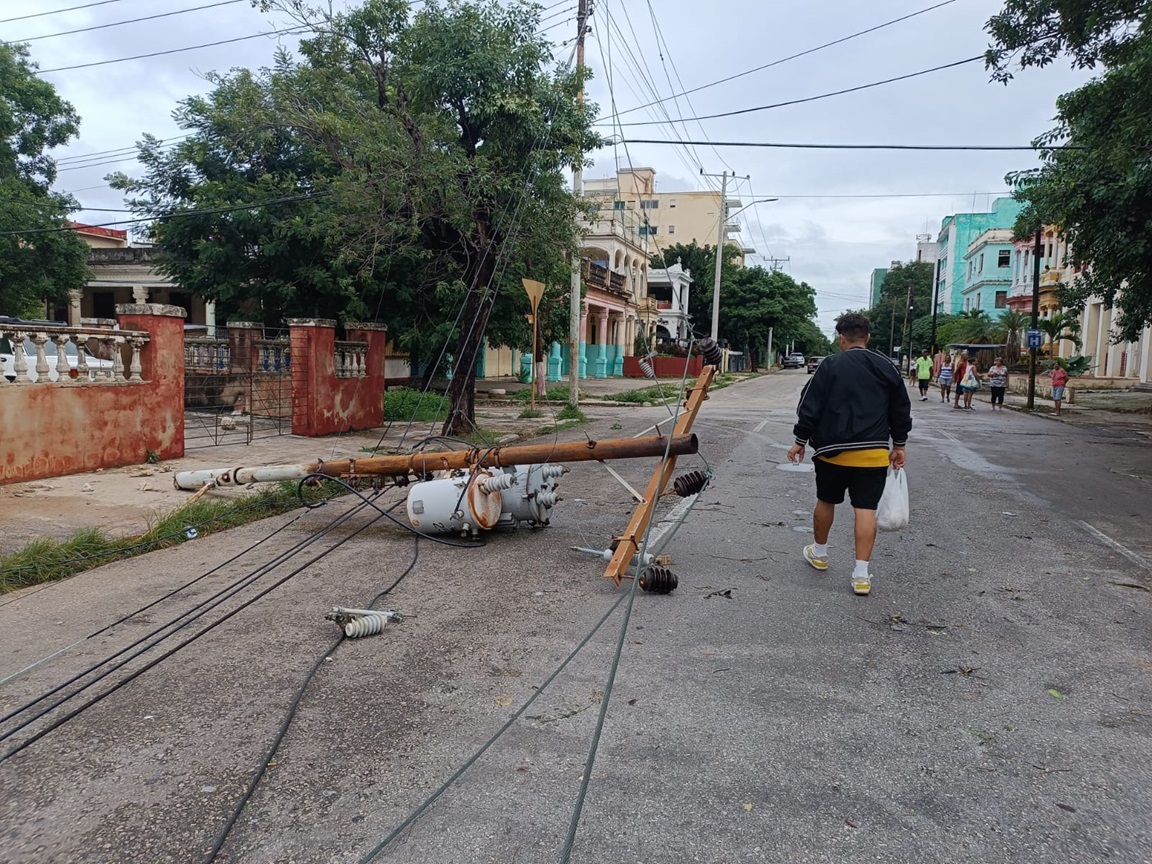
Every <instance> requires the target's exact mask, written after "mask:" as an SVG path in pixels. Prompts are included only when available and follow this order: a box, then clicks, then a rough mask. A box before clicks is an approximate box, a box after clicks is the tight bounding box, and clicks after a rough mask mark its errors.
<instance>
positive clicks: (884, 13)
mask: <svg viewBox="0 0 1152 864" xmlns="http://www.w3.org/2000/svg"><path fill="white" fill-rule="evenodd" d="M90 2H92V0H2V2H0V18H3V19H11V18H16V17H18V16H24V15H33V14H35V13H41V12H45V11H50V10H52V9H60V8H63V7H68V6H76V5H80V4H81V3H90ZM938 2H940V0H870V2H867V3H865V2H859V0H808V2H805V3H783V2H774V0H714V2H711V3H701V2H700V0H650V2H649V0H595V7H596V11H595V16H594V19H593V22H592V26H593V33H592V35H591V36H590V37H589V41H588V46H587V55H586V62H587V63H588V64H589V65H590V66H591V67H592V68H593V71H594V75H595V79H594V81H593V82H592V84H591V85H590V89H589V96H590V98H591V99H592V100H594V101H595V102H596V103H598V104H599V105H600V107H601V113H602V115H607V114H609V113H610V109H611V105H612V94H614V96H615V104H616V107H617V109H618V110H619V111H621V112H626V111H627V109H629V108H633V107H636V106H638V105H641V104H644V103H647V102H650V101H652V98H653V97H652V96H651V92H650V90H649V89H648V88H649V87H652V88H654V89H655V91H656V92H657V93H658V94H659V96H660V97H665V96H669V95H672V94H673V93H678V92H680V91H681V90H682V89H687V88H696V87H700V86H701V85H705V84H709V83H711V82H713V81H717V80H719V79H721V78H725V77H727V76H730V75H735V74H737V73H740V72H744V71H746V70H748V69H751V68H753V67H756V66H761V65H764V64H766V63H770V62H771V61H773V60H776V59H779V58H782V57H786V56H787V55H790V54H794V53H797V52H799V51H803V50H805V49H808V48H813V47H815V46H817V45H820V44H821V43H824V42H828V41H831V40H834V39H838V38H841V37H843V36H847V35H849V34H852V33H855V32H857V31H860V30H864V29H867V28H869V27H874V26H876V25H877V24H881V23H883V22H885V21H889V20H891V19H894V18H898V17H901V16H903V15H907V14H909V13H912V12H916V11H918V10H921V9H925V8H927V7H929V6H932V5H935V4H936V3H938ZM209 4H219V5H213V8H207V9H201V10H199V11H190V12H187V13H186V14H179V15H173V16H170V17H164V18H158V19H155V20H152V21H146V22H140V23H134V24H124V25H122V26H113V27H107V28H104V29H97V30H91V31H89V32H85V33H76V34H72V35H58V36H54V37H53V38H46V39H39V40H36V41H32V42H31V43H30V48H31V50H32V54H33V57H34V59H35V60H36V61H38V62H39V64H40V66H41V68H42V69H45V70H47V69H53V68H56V67H62V66H74V65H78V64H82V63H91V62H95V61H100V60H108V59H115V58H121V57H128V56H131V55H137V54H144V53H149V52H154V51H164V50H167V49H171V48H184V47H187V46H191V45H199V44H202V43H206V42H213V41H217V40H223V39H235V38H237V37H243V36H249V35H251V34H256V33H261V32H267V31H270V30H278V29H281V28H283V27H286V26H288V24H290V23H291V22H290V21H289V20H288V19H287V18H285V17H284V16H282V15H267V14H264V13H261V12H260V11H259V10H258V9H254V8H252V6H251V4H250V2H248V0H235V2H223V3H222V2H221V0H112V2H105V3H103V4H100V5H95V6H91V7H89V8H86V9H78V10H75V11H71V12H64V13H60V14H55V15H42V16H39V17H34V18H27V19H26V20H21V21H8V22H6V23H2V24H0V39H4V40H6V41H16V40H23V39H29V38H33V37H38V36H47V35H51V34H58V33H62V32H63V31H68V30H75V29H79V28H86V27H94V26H98V25H103V24H111V23H114V22H119V21H124V20H126V19H131V18H139V17H143V16H149V15H158V14H162V13H165V12H175V11H177V10H182V9H191V8H193V7H200V6H208V5H209ZM336 5H337V6H338V7H341V6H343V5H344V0H337V2H336ZM542 5H544V6H546V7H549V8H548V9H547V11H545V12H544V15H545V16H546V19H545V21H544V26H545V28H547V35H548V36H549V37H550V38H552V39H554V40H555V41H556V42H557V43H558V48H557V55H558V56H561V57H567V56H569V54H570V52H571V42H570V40H571V37H572V36H573V35H574V31H575V23H574V20H573V16H574V11H575V8H576V0H562V2H559V3H557V2H555V0H542ZM999 8H1000V3H999V2H997V0H954V2H951V3H948V4H947V5H944V6H942V7H941V8H938V9H935V10H933V11H930V12H927V13H925V14H923V15H920V16H918V17H915V18H912V19H910V20H908V21H904V22H901V23H899V24H894V25H892V26H890V27H886V28H884V29H882V30H879V31H877V32H874V33H870V34H868V35H865V36H861V37H859V38H857V39H853V40H850V41H848V42H846V43H843V44H840V45H836V46H834V47H831V48H827V49H825V50H822V51H818V52H816V53H813V54H811V55H809V56H806V57H802V58H799V59H797V60H793V61H790V62H786V63H782V64H780V65H778V66H775V67H773V68H770V69H766V70H764V71H761V72H756V73H754V74H751V75H747V76H744V77H742V78H739V79H737V80H735V81H731V82H728V83H725V84H720V85H718V86H715V87H709V88H707V89H703V90H700V91H699V92H696V93H694V94H692V95H691V96H690V97H688V98H687V99H684V98H681V99H678V100H674V101H669V102H666V103H665V104H664V108H665V109H666V110H667V112H668V114H669V115H670V116H671V117H673V118H677V117H678V116H680V115H683V116H684V117H691V116H693V115H695V114H715V113H720V112H725V111H734V110H739V109H743V108H749V107H753V106H757V105H765V104H770V103H776V102H784V101H788V100H792V99H801V98H805V97H809V96H815V95H819V94H821V93H827V92H829V91H834V90H841V89H845V88H849V87H854V86H857V85H860V84H865V83H869V82H872V81H878V80H881V79H885V78H891V77H895V76H898V75H906V74H908V73H912V72H917V71H920V70H923V69H928V68H930V67H934V66H940V65H943V64H946V63H951V62H954V61H958V60H963V59H966V58H968V57H972V56H975V55H977V54H979V53H981V52H982V51H983V50H984V48H985V47H986V46H987V37H986V35H985V34H984V32H983V25H984V22H985V21H987V19H988V17H989V16H990V15H992V14H993V13H995V12H996V11H997V10H998V9H999ZM654 19H655V24H654ZM657 27H658V30H659V33H660V34H661V35H662V37H663V42H664V43H665V44H666V47H664V46H660V47H658V44H657V37H656V35H655V34H654V30H655V29H656V28H657ZM565 40H569V41H568V42H567V43H566V44H564V43H565ZM629 43H630V47H631V51H629V50H628V47H626V46H628V45H629ZM278 44H282V45H284V46H286V47H288V48H294V47H295V39H294V38H293V37H291V36H280V37H275V36H273V37H260V38H254V39H248V40H245V41H237V42H233V43H231V44H228V45H220V46H217V47H213V48H205V49H200V50H196V51H185V52H182V53H177V54H171V55H168V56H164V57H154V58H149V59H141V60H132V61H128V62H122V63H113V64H108V65H103V66H93V67H89V68H84V69H75V70H69V71H60V72H47V73H45V76H44V77H45V78H46V79H47V80H49V81H51V82H52V83H54V84H55V85H56V87H57V89H58V90H59V92H60V94H61V95H62V96H63V97H64V98H66V99H68V100H69V101H70V102H72V104H73V105H75V106H76V109H77V110H78V112H79V113H80V116H81V118H82V125H81V134H80V139H79V140H78V141H75V142H74V143H73V144H71V145H70V146H69V147H67V148H62V149H61V150H60V151H58V154H57V155H58V157H59V158H61V159H62V160H63V161H62V163H61V166H60V167H61V169H62V170H61V174H60V180H59V184H58V185H59V187H60V188H63V189H67V190H70V191H73V192H75V193H76V197H77V198H78V199H79V200H80V201H81V202H82V203H83V204H84V205H85V206H86V207H88V208H116V207H122V206H123V202H122V200H121V198H120V196H119V194H118V193H116V192H114V191H113V190H110V189H108V188H107V187H106V186H105V185H104V184H103V177H104V176H105V175H106V174H107V173H109V172H110V171H114V170H124V171H127V172H128V173H132V171H133V168H134V165H135V162H134V159H133V158H132V157H131V156H130V155H129V156H127V157H123V156H118V155H117V154H111V155H109V156H102V157H96V158H93V159H91V160H88V161H84V160H78V159H76V158H75V157H78V156H83V155H86V154H91V153H96V152H99V151H107V150H111V149H114V148H125V147H128V146H130V145H131V144H132V143H133V142H134V141H136V140H138V138H139V137H140V135H141V134H142V133H145V132H149V133H152V134H154V135H157V136H159V137H161V138H169V137H172V136H175V135H178V134H180V131H179V129H178V128H177V127H176V125H175V124H174V123H173V121H172V119H171V116H170V115H171V112H172V109H173V107H174V106H175V104H176V102H177V100H179V99H180V98H182V97H184V96H187V95H190V94H193V93H199V92H204V91H205V90H206V89H208V88H207V85H206V83H205V82H204V80H203V77H202V73H203V72H205V71H208V70H225V69H228V68H232V67H258V66H261V65H266V64H268V63H269V62H270V60H271V58H272V55H273V52H274V50H275V48H276V46H277V45H278ZM637 46H638V47H637ZM609 67H611V74H610V72H609ZM641 72H642V73H643V74H641ZM1086 77H1087V76H1086V75H1085V74H1084V73H1081V72H1074V71H1072V70H1070V69H1068V68H1067V64H1066V63H1063V62H1061V63H1058V64H1057V65H1055V66H1053V67H1050V68H1048V69H1043V70H1029V71H1028V72H1025V73H1022V74H1020V75H1018V76H1017V78H1016V80H1015V81H1014V82H1013V83H1012V84H1011V85H1010V86H1008V87H1004V86H1002V85H998V84H992V83H990V82H989V81H988V75H987V73H986V72H985V71H984V69H983V66H982V64H980V63H972V64H968V65H965V66H960V67H957V68H954V69H948V70H944V71H941V72H935V73H932V74H929V75H924V76H921V77H919V78H914V79H912V80H908V81H901V82H897V83H893V84H888V85H885V86H882V87H876V88H874V89H870V90H864V91H860V92H856V93H850V94H846V95H843V96H834V97H831V98H828V99H822V100H818V101H814V102H811V103H808V104H803V105H794V106H788V107H783V108H777V109H773V110H768V111H760V112H754V113H748V114H743V115H741V116H736V117H729V118H723V119H716V120H705V121H702V126H703V128H701V124H698V123H693V122H689V123H686V124H684V125H683V126H681V125H680V124H679V123H677V125H676V127H675V128H673V127H670V126H669V125H654V126H635V127H625V128H622V129H616V130H613V129H612V128H611V127H610V126H604V127H601V131H602V132H603V133H605V134H612V133H613V132H615V134H623V136H624V137H625V138H631V139H639V138H648V139H657V140H661V141H670V140H673V139H674V138H679V139H682V140H712V141H772V142H789V143H882V144H1027V143H1028V142H1029V141H1030V140H1031V139H1032V138H1033V137H1034V136H1035V135H1037V134H1038V133H1040V132H1042V131H1044V130H1046V129H1048V128H1049V127H1050V126H1051V125H1052V123H1051V118H1052V116H1053V114H1054V113H1055V105H1054V103H1055V99H1056V97H1057V96H1058V95H1059V94H1060V93H1063V92H1066V91H1068V90H1070V89H1072V88H1074V87H1075V86H1077V85H1078V84H1079V83H1081V82H1082V81H1084V80H1086ZM645 79H647V82H650V83H646V82H645ZM681 81H682V82H683V87H680V86H672V85H679V83H680V82H681ZM670 82H671V85H670ZM688 99H690V100H691V103H690V104H689V101H688ZM620 119H621V121H622V122H643V121H650V120H653V119H660V120H663V119H665V118H664V116H663V114H662V113H659V111H658V109H645V110H641V111H634V112H631V113H626V114H624V115H623V116H622V117H621V118H620ZM593 158H594V159H595V167H593V168H592V169H591V170H590V171H589V172H587V175H586V176H589V177H599V176H607V175H610V174H611V173H612V172H613V171H614V168H615V165H616V162H617V160H619V162H620V164H621V165H624V166H626V165H627V164H629V161H630V162H631V164H634V165H645V166H650V167H653V168H655V169H656V171H657V184H658V188H659V189H660V190H661V191H680V190H687V189H697V188H708V187H707V186H705V185H704V181H702V180H701V178H699V176H698V172H699V169H700V168H701V167H703V168H704V170H705V171H707V172H710V173H719V172H721V171H723V170H735V171H736V173H738V174H740V175H751V180H750V181H743V183H742V185H741V186H740V187H738V190H737V191H738V193H739V194H740V195H741V197H742V198H743V200H744V202H745V203H747V202H749V201H751V200H754V199H755V198H773V197H778V198H780V200H779V201H777V202H775V203H771V204H760V205H757V206H755V207H754V208H749V209H748V210H746V211H745V212H744V213H742V214H741V215H740V217H739V218H740V221H741V222H742V223H743V224H744V226H745V231H744V234H743V237H744V239H745V240H750V241H751V244H752V245H753V246H755V247H756V248H757V250H758V251H759V253H760V254H761V255H762V256H775V257H778V258H789V259H790V261H789V263H788V264H787V265H785V267H786V269H787V270H788V271H789V272H791V273H792V274H793V275H794V276H796V277H797V278H798V279H803V280H805V281H807V282H809V283H810V284H811V285H812V286H813V287H814V288H815V289H816V291H817V296H818V303H819V308H820V324H821V326H822V327H823V328H824V329H825V330H829V331H830V329H831V327H830V325H831V323H832V320H833V319H834V318H835V316H836V315H837V314H838V313H839V312H840V311H842V310H843V309H845V308H849V307H858V306H863V305H866V302H867V284H868V276H869V274H870V272H871V270H872V268H873V267H883V266H887V265H888V263H889V262H890V261H892V260H896V259H903V260H907V259H909V258H910V257H912V256H913V254H914V251H915V238H916V235H917V234H919V233H925V232H928V233H932V234H933V235H934V234H935V231H936V229H937V228H938V227H939V223H940V219H941V218H942V217H943V216H945V215H947V214H949V213H953V212H956V211H958V210H970V209H973V208H974V207H975V208H977V209H982V208H984V207H985V206H986V205H987V204H988V202H989V201H990V199H991V193H1000V192H1004V191H1005V187H1004V183H1003V178H1004V174H1005V173H1006V172H1008V171H1011V170H1015V169H1019V168H1025V167H1029V166H1031V165H1033V164H1035V159H1034V157H1033V156H1032V155H1031V154H1030V153H1026V152H999V153H997V152H983V153H982V152H884V151H857V152H849V151H820V150H775V149H773V150H767V149H753V148H735V147H717V148H715V149H713V148H712V147H709V146H700V147H694V148H688V147H684V146H667V145H648V144H632V145H629V146H628V147H627V148H625V147H623V146H618V147H617V148H615V150H613V149H608V150H606V151H603V152H601V153H597V154H593ZM120 159H122V160H123V161H111V160H120ZM105 160H109V161H105ZM94 162H100V163H101V164H92V163H94ZM928 192H932V193H948V195H946V196H943V197H904V198H875V199H873V198H855V199H853V198H827V197H826V198H821V197H816V196H837V195H865V194H886V195H891V194H897V193H898V194H914V193H928ZM77 218H78V219H81V220H83V221H87V222H106V221H111V219H114V218H118V217H117V215H116V214H110V213H104V212H98V211H96V210H95V209H91V210H87V211H84V212H81V213H79V214H77ZM752 262H753V263H757V262H760V263H763V262H762V259H758V258H755V257H754V258H753V259H752Z"/></svg>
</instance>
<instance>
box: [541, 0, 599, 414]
mask: <svg viewBox="0 0 1152 864" xmlns="http://www.w3.org/2000/svg"><path fill="white" fill-rule="evenodd" d="M590 2H591V0H580V7H579V9H578V11H577V12H576V74H578V75H580V74H583V71H584V35H585V34H586V33H587V32H588V4H589V3H590ZM576 102H577V104H579V105H583V104H584V85H583V83H581V85H580V92H579V93H578V94H577V95H576ZM572 194H573V195H575V196H576V197H577V198H580V197H581V196H582V195H583V194H584V154H583V153H578V154H577V155H576V163H575V164H574V165H573V166H572ZM580 276H581V273H580V248H579V247H577V248H576V249H574V250H572V289H571V290H572V296H571V298H570V301H569V304H568V315H569V318H570V321H569V323H568V404H569V405H571V406H572V407H573V408H579V407H580V337H581V336H582V335H583V334H581V332H580V317H581V316H580V310H581V307H582V306H583V298H581V296H580V281H581V279H580ZM533 349H535V346H533ZM532 362H533V363H535V362H536V357H535V356H533V357H532Z"/></svg>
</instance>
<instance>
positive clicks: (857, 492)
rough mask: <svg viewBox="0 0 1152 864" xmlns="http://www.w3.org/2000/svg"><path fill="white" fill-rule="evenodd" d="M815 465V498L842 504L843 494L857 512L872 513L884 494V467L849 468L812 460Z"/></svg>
mask: <svg viewBox="0 0 1152 864" xmlns="http://www.w3.org/2000/svg"><path fill="white" fill-rule="evenodd" d="M812 462H813V465H815V466H816V497H817V498H819V499H820V500H821V501H824V502H826V503H828V504H840V503H843V501H844V491H845V490H847V491H848V494H849V495H850V496H851V498H852V506H853V507H855V508H856V509H857V510H875V509H876V506H877V505H878V504H879V503H880V496H881V495H883V494H884V483H885V482H886V481H887V479H888V469H887V468H851V467H849V466H847V465H836V464H834V463H832V462H825V461H824V460H823V459H820V458H816V459H814V460H812Z"/></svg>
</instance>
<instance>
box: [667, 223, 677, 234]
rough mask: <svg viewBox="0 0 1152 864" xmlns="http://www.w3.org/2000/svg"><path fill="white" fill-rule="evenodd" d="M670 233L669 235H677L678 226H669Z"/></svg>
mask: <svg viewBox="0 0 1152 864" xmlns="http://www.w3.org/2000/svg"><path fill="white" fill-rule="evenodd" d="M668 233H669V234H675V233H676V226H675V225H669V226H668Z"/></svg>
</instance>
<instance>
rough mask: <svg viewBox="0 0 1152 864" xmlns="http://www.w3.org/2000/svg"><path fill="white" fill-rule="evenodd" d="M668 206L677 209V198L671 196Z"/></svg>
mask: <svg viewBox="0 0 1152 864" xmlns="http://www.w3.org/2000/svg"><path fill="white" fill-rule="evenodd" d="M668 206H669V207H671V208H672V209H673V210H675V209H676V199H675V198H669V199H668Z"/></svg>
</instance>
